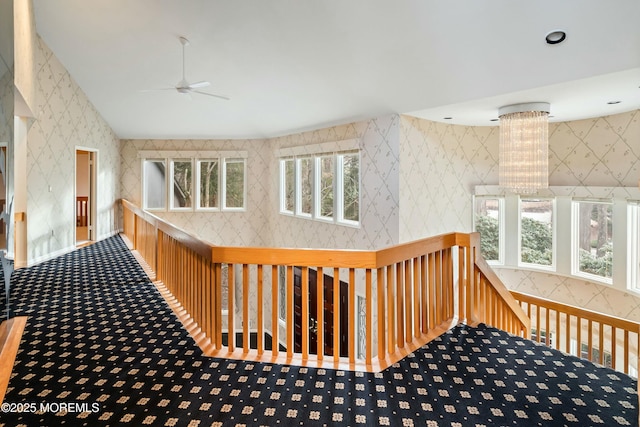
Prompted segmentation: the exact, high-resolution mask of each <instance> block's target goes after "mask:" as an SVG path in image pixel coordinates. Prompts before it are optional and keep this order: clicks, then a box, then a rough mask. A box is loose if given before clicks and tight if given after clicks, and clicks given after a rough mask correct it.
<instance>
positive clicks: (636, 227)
mask: <svg viewBox="0 0 640 427" xmlns="http://www.w3.org/2000/svg"><path fill="white" fill-rule="evenodd" d="M627 288H628V289H629V290H630V291H634V292H640V202H639V201H635V200H633V201H629V202H628V203H627Z"/></svg>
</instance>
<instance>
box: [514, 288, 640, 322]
mask: <svg viewBox="0 0 640 427" xmlns="http://www.w3.org/2000/svg"><path fill="white" fill-rule="evenodd" d="M511 294H512V295H513V297H514V298H515V299H516V300H518V301H524V302H527V303H532V304H536V305H539V306H541V307H545V308H549V309H552V310H556V311H558V312H562V313H569V314H571V315H572V316H577V317H580V318H582V319H591V320H593V321H595V322H599V323H605V324H607V325H612V326H614V327H616V328H619V329H626V330H629V331H636V332H637V331H639V330H640V329H639V328H640V323H638V322H634V321H632V320H627V319H623V318H621V317H617V316H612V315H609V314H604V313H599V312H597V311H593V310H588V309H586V308H580V307H576V306H573V305H568V304H564V303H561V302H558V301H553V300H550V299H546V298H542V297H538V296H535V295H529V294H525V293H523V292H518V291H511Z"/></svg>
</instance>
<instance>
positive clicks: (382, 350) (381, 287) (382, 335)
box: [376, 267, 387, 360]
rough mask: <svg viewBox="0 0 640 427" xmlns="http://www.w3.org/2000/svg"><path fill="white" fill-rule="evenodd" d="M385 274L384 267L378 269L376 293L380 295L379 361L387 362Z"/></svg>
mask: <svg viewBox="0 0 640 427" xmlns="http://www.w3.org/2000/svg"><path fill="white" fill-rule="evenodd" d="M385 289H386V282H385V274H384V267H380V268H378V271H377V273H376V291H377V293H378V359H379V360H386V358H387V357H386V347H387V341H386V337H387V326H386V325H387V322H386V310H385V300H384V295H385V292H384V291H385Z"/></svg>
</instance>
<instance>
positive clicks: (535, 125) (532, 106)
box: [499, 102, 549, 194]
mask: <svg viewBox="0 0 640 427" xmlns="http://www.w3.org/2000/svg"><path fill="white" fill-rule="evenodd" d="M499 117H500V161H499V185H500V187H501V188H503V189H505V190H506V191H509V192H513V193H517V194H533V193H536V192H537V191H538V190H541V189H545V188H548V187H549V103H547V102H531V103H527V104H515V105H507V106H505V107H501V108H500V110H499Z"/></svg>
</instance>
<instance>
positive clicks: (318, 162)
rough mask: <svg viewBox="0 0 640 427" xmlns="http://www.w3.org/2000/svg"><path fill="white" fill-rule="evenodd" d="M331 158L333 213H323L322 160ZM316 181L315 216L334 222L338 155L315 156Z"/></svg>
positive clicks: (318, 218) (321, 219)
mask: <svg viewBox="0 0 640 427" xmlns="http://www.w3.org/2000/svg"><path fill="white" fill-rule="evenodd" d="M323 159H331V198H332V209H331V210H332V213H331V214H332V215H331V216H326V215H322V202H323V200H322V160H323ZM314 169H315V171H314V172H315V173H314V183H315V184H316V187H317V188H316V189H315V191H314V192H313V199H314V218H315V219H317V220H320V221H326V222H334V221H335V214H336V156H335V155H334V154H329V155H327V154H321V155H318V156H315V158H314Z"/></svg>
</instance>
